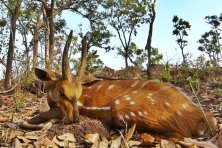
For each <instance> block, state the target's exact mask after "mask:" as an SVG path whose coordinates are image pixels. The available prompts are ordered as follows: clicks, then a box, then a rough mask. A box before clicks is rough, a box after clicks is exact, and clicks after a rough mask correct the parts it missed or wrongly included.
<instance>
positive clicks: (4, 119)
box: [0, 116, 9, 123]
mask: <svg viewBox="0 0 222 148" xmlns="http://www.w3.org/2000/svg"><path fill="white" fill-rule="evenodd" d="M8 121H9V119H8V117H3V116H0V122H3V123H4V122H8Z"/></svg>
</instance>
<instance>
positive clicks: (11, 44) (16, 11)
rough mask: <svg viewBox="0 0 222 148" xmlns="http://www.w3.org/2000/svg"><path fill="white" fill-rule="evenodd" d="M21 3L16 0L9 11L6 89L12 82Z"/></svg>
mask: <svg viewBox="0 0 222 148" xmlns="http://www.w3.org/2000/svg"><path fill="white" fill-rule="evenodd" d="M21 3H22V0H18V1H17V3H16V6H15V9H14V10H12V11H11V12H12V14H11V29H10V38H9V49H8V56H7V66H6V76H5V88H6V89H8V88H10V87H11V82H12V61H13V54H14V46H15V34H16V21H17V19H18V15H19V10H20V6H21Z"/></svg>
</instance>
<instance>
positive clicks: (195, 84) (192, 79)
mask: <svg viewBox="0 0 222 148" xmlns="http://www.w3.org/2000/svg"><path fill="white" fill-rule="evenodd" d="M186 81H187V83H188V84H189V85H191V86H192V87H193V88H194V89H198V87H199V84H200V79H199V77H198V75H197V74H194V75H193V76H189V77H188V78H187V79H186Z"/></svg>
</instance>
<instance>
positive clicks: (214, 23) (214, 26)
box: [205, 14, 222, 59]
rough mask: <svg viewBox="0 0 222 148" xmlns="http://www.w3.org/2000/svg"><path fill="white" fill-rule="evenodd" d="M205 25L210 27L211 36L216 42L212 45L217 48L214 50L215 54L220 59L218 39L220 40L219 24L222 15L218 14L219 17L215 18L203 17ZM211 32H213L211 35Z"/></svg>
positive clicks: (221, 54)
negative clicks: (218, 55)
mask: <svg viewBox="0 0 222 148" xmlns="http://www.w3.org/2000/svg"><path fill="white" fill-rule="evenodd" d="M205 20H206V23H208V24H210V25H211V31H210V32H211V33H210V32H209V33H210V34H211V35H214V40H215V41H216V42H215V43H214V44H215V45H216V46H217V49H216V53H217V54H220V58H221V59H222V53H221V46H222V45H221V43H220V39H221V34H220V32H222V27H221V26H220V25H221V22H222V14H220V16H219V17H218V16H216V15H212V16H206V17H205ZM212 32H214V33H213V34H212Z"/></svg>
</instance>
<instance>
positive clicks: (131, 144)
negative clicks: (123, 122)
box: [128, 140, 141, 147]
mask: <svg viewBox="0 0 222 148" xmlns="http://www.w3.org/2000/svg"><path fill="white" fill-rule="evenodd" d="M140 144H141V142H140V141H133V140H129V141H128V145H129V146H130V147H132V146H139V145H140Z"/></svg>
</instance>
